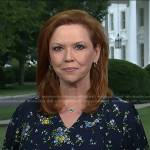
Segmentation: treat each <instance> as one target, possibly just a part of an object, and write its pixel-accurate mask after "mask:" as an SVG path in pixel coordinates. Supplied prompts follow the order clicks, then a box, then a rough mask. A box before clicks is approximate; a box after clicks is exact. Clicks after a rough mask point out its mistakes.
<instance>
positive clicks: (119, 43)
mask: <svg viewBox="0 0 150 150" xmlns="http://www.w3.org/2000/svg"><path fill="white" fill-rule="evenodd" d="M121 47H122V38H121V37H120V35H119V33H118V34H117V37H116V39H115V48H118V49H120V48H121Z"/></svg>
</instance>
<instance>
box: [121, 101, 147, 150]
mask: <svg viewBox="0 0 150 150" xmlns="http://www.w3.org/2000/svg"><path fill="white" fill-rule="evenodd" d="M123 130H124V135H125V139H126V143H125V145H126V146H125V147H127V149H129V150H130V149H131V150H148V149H149V145H148V142H147V139H146V135H145V132H144V128H143V125H142V122H141V119H140V117H139V114H138V112H137V110H136V109H135V107H134V105H133V104H132V103H129V105H128V109H127V111H126V112H125V114H124V121H123Z"/></svg>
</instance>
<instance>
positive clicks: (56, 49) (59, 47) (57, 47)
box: [52, 46, 63, 52]
mask: <svg viewBox="0 0 150 150" xmlns="http://www.w3.org/2000/svg"><path fill="white" fill-rule="evenodd" d="M62 49H63V47H61V46H55V47H53V48H52V50H53V51H57V52H58V51H61V50H62Z"/></svg>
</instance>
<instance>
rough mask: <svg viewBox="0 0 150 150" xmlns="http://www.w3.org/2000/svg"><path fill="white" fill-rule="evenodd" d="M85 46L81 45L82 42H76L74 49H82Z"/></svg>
mask: <svg viewBox="0 0 150 150" xmlns="http://www.w3.org/2000/svg"><path fill="white" fill-rule="evenodd" d="M84 48H85V46H84V45H83V44H76V45H75V49H76V50H82V49H84Z"/></svg>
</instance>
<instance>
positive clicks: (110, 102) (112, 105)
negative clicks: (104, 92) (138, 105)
mask: <svg viewBox="0 0 150 150" xmlns="http://www.w3.org/2000/svg"><path fill="white" fill-rule="evenodd" d="M102 109H103V112H107V113H110V115H115V116H124V115H125V114H134V115H137V111H136V109H135V106H134V104H133V103H131V102H128V101H125V100H122V99H121V98H119V97H110V98H107V99H105V100H104V101H103V102H102Z"/></svg>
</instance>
